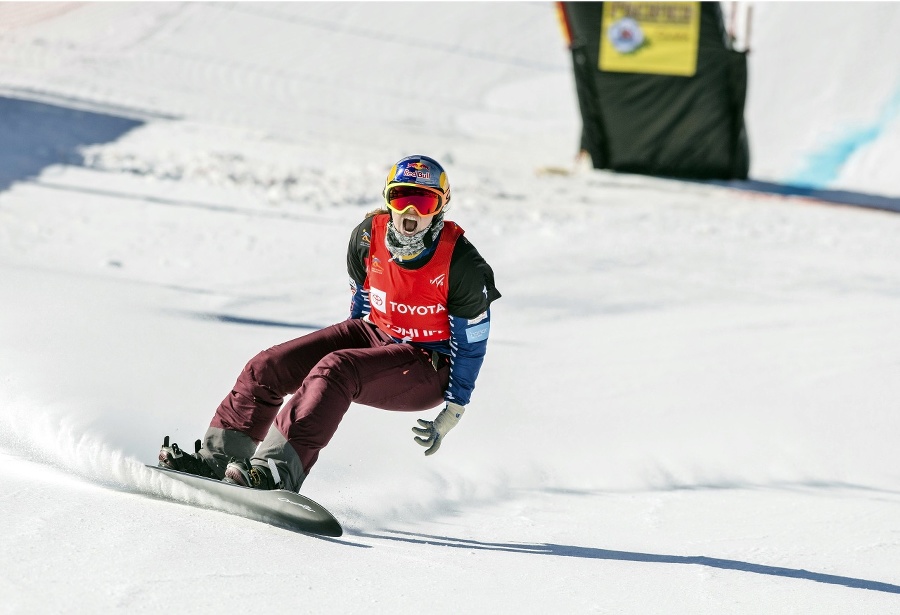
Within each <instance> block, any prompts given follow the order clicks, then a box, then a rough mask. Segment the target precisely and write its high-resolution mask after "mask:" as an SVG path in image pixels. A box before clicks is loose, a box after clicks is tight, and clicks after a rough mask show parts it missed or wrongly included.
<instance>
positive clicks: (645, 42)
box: [600, 2, 700, 77]
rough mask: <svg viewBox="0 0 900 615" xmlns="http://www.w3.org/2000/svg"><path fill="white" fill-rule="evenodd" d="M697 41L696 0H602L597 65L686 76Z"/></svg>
mask: <svg viewBox="0 0 900 615" xmlns="http://www.w3.org/2000/svg"><path fill="white" fill-rule="evenodd" d="M699 41H700V3H699V2H604V3H603V22H602V26H601V31H600V70H603V71H610V72H617V73H651V74H655V75H680V76H683V77H691V76H693V75H694V73H696V72H697V47H698V44H699Z"/></svg>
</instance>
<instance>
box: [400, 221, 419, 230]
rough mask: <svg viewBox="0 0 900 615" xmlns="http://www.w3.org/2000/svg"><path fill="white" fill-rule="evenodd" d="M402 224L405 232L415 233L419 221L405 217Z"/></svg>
mask: <svg viewBox="0 0 900 615" xmlns="http://www.w3.org/2000/svg"><path fill="white" fill-rule="evenodd" d="M402 226H403V232H404V233H415V232H416V227H418V226H419V223H418V222H417V221H416V220H411V219H409V218H404V220H403V222H402Z"/></svg>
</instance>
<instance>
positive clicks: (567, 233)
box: [0, 2, 900, 615]
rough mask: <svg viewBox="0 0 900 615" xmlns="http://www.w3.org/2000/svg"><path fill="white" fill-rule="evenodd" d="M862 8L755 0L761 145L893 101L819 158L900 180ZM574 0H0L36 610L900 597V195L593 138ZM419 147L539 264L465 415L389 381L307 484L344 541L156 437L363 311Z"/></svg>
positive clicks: (2, 588) (4, 380)
mask: <svg viewBox="0 0 900 615" xmlns="http://www.w3.org/2000/svg"><path fill="white" fill-rule="evenodd" d="M850 6H851V5H849V4H847V5H844V4H840V3H836V4H829V5H820V4H815V3H802V5H794V4H761V5H758V6H757V7H756V10H755V13H754V15H755V17H754V19H756V20H758V21H756V22H755V25H754V37H756V36H758V38H757V39H755V44H754V46H753V55H752V56H751V85H750V99H749V100H748V112H747V117H748V129H749V130H750V135H751V146H752V147H753V148H754V149H753V152H754V171H755V172H754V174H755V176H756V177H757V178H759V179H768V180H775V181H778V180H788V179H790V178H791V177H795V176H796V175H797V174H799V173H801V171H802V172H807V171H808V173H807V175H806V177H812V176H813V175H815V174H814V173H812V171H810V169H811V168H812V167H809V165H808V164H807V163H808V162H809V161H810V160H814V159H816V156H817V155H818V154H819V153H821V149H822V148H827V147H831V145H829V142H828V139H827V138H826V137H827V136H828V135H826V134H825V133H822V132H820V131H818V130H817V129H816V126H826V125H827V126H829V130H832V131H833V136H834V138H835V139H838V140H839V139H842V138H844V137H846V136H847V135H848V134H850V133H851V132H852V131H854V130H857V131H859V130H863V129H864V128H865V127H866V126H868V127H870V128H871V127H872V126H875V125H877V126H878V130H877V131H875V132H872V131H871V130H869V131H868V132H866V133H865V138H862V137H860V138H856V139H855V140H854V141H853V143H854V144H855V148H852V152H851V154H850V155H848V156H847V157H845V159H844V163H845V164H843V166H841V167H840V168H839V169H838V170H837V171H836V172H835V173H831V176H830V177H824V175H823V174H822V169H821V167H820V168H819V170H818V171H817V172H819V175H817V176H816V177H818V179H817V180H816V181H827V182H829V183H828V185H829V187H840V188H843V189H856V190H860V191H864V192H873V193H881V194H895V195H896V194H900V187H898V183H897V181H898V176H897V173H896V169H897V168H898V167H900V156H898V153H897V152H898V151H900V148H898V147H896V144H897V143H898V142H900V133H898V130H897V127H898V123H897V117H896V116H897V112H896V111H897V110H896V108H895V107H894V106H892V105H893V104H895V98H894V97H895V96H896V88H897V86H898V83H896V75H897V70H896V58H897V57H900V51H898V50H894V51H891V49H888V48H887V47H889V46H890V45H892V44H893V45H895V46H896V37H888V36H879V35H878V34H877V33H874V34H873V33H872V32H871V30H870V28H873V27H874V28H876V29H878V31H879V32H880V31H881V30H880V29H882V28H883V29H884V32H891V31H895V30H896V28H897V27H900V26H898V25H897V19H898V14H900V12H898V9H897V7H896V5H892V4H890V3H885V4H878V5H863V6H862V8H853V9H851V8H850ZM852 6H854V7H859V5H856V4H854V5H852ZM553 11H554V9H553V5H552V4H551V3H507V2H504V3H449V4H445V3H427V4H426V3H396V4H392V3H391V4H389V3H365V4H355V3H344V2H339V3H328V4H324V3H323V4H318V3H289V4H270V3H236V4H230V3H215V4H207V3H185V4H173V3H152V4H149V3H148V4H129V3H87V4H80V3H25V4H15V3H2V4H0V135H3V139H2V141H0V305H2V306H3V307H2V311H0V476H2V484H3V487H4V489H3V494H2V496H0V514H2V519H3V524H2V530H0V546H2V552H3V553H4V556H5V559H6V562H7V565H6V566H5V568H4V569H5V573H4V574H3V575H0V598H2V599H0V612H8V613H25V612H28V613H32V612H34V613H57V612H85V613H88V612H90V613H94V612H123V613H124V612H127V613H159V612H162V611H167V610H176V611H177V612H208V613H216V612H221V613H228V612H242V611H245V612H250V611H254V612H256V611H259V612H262V611H266V610H269V611H271V610H273V609H278V610H284V609H290V610H296V611H299V612H334V613H370V612H381V613H396V612H408V613H413V612H415V613H422V612H427V613H466V612H468V613H473V612H497V613H588V612H597V613H616V614H620V613H633V614H642V615H643V614H648V613H661V614H662V613H665V614H672V613H690V614H696V613H710V614H719V613H797V612H802V613H817V614H824V613H850V612H853V613H885V614H887V613H896V612H898V610H900V568H898V566H897V562H898V559H900V525H898V519H900V470H898V463H897V453H896V450H897V442H898V439H900V412H898V401H897V400H898V399H900V377H898V375H900V324H898V317H897V316H898V314H900V264H898V263H900V241H898V240H897V237H898V236H900V216H897V215H896V214H891V213H887V212H880V211H871V210H863V209H856V208H851V207H843V206H831V205H824V204H820V203H814V202H810V201H803V200H797V199H787V198H776V197H762V196H753V195H750V194H746V193H740V192H736V191H731V190H727V189H723V188H718V187H713V186H706V185H701V184H691V183H682V182H675V181H667V180H661V179H654V178H647V177H636V176H628V175H617V174H613V173H606V172H599V171H592V170H588V169H586V168H584V166H580V165H578V164H576V163H575V162H574V154H575V147H576V145H577V143H578V134H579V130H580V120H579V117H578V109H577V104H576V101H575V94H574V84H573V80H572V77H571V66H570V59H569V56H568V52H567V50H566V49H565V46H564V44H563V42H562V38H561V36H560V34H559V31H558V26H557V24H556V21H555V19H556V18H555V16H554V12H553ZM867 11H869V12H868V13H867ZM854 15H856V16H858V19H857V21H854V20H853V19H852V18H851V17H853V16H854ZM798 19H802V21H803V23H804V26H809V27H808V28H807V27H804V28H798V27H797V24H796V22H797V20H798ZM791 23H793V29H792V30H791V34H792V38H791V40H781V38H780V37H779V36H778V33H779V32H780V31H782V30H784V29H786V28H787V27H788V25H790V24H791ZM891 24H894V25H893V26H892V25H891ZM838 26H840V28H841V33H842V34H841V38H840V40H841V41H843V43H842V46H841V53H839V54H838V59H839V60H840V62H836V61H835V58H833V57H829V61H828V62H824V63H823V64H822V66H819V67H817V69H816V70H810V71H808V72H804V71H803V70H800V69H798V68H797V63H792V62H788V61H785V60H784V56H783V53H784V50H785V49H786V48H788V47H789V48H790V49H791V50H792V51H796V52H797V54H799V55H800V56H805V55H806V54H810V55H812V54H813V50H814V49H815V48H816V45H824V44H826V43H827V44H828V45H829V46H833V45H836V44H837V43H836V42H835V37H834V36H825V35H824V34H823V33H828V34H834V32H835V30H836V28H837V27H838ZM891 28H893V29H891ZM863 37H865V39H863ZM889 41H892V42H889ZM879 54H881V55H879ZM815 57H821V56H815ZM879 57H880V58H882V60H884V59H885V58H890V59H891V62H893V64H889V63H886V62H881V63H879V62H878V61H876V60H877V59H878V58H879ZM800 59H802V58H800ZM799 61H800V60H799V59H798V62H799ZM754 62H756V64H754ZM826 66H828V67H831V68H832V69H833V70H834V74H833V75H831V76H829V75H823V74H822V73H821V70H822V69H824V68H825V67H826ZM892 79H893V80H895V81H894V82H892V81H891V80H892ZM838 80H843V83H838ZM854 80H856V81H854ZM869 81H871V83H868V82H869ZM856 82H858V83H859V84H860V85H861V86H863V85H865V87H866V89H865V91H866V93H867V95H866V96H860V90H859V89H857V88H855V87H849V86H848V83H849V85H851V86H852V85H853V83H856ZM764 94H765V99H763V98H761V96H763V95H764ZM813 94H814V97H813V96H812V95H813ZM892 101H894V102H892ZM763 110H765V111H763ZM859 134H861V133H859ZM812 135H815V138H813V137H812ZM412 153H425V154H429V155H431V156H434V157H435V158H437V159H438V160H441V161H442V162H443V163H444V164H445V166H446V168H447V171H448V174H449V177H450V181H451V184H452V186H453V195H454V196H453V202H452V207H451V208H450V210H449V212H448V217H450V218H452V219H454V220H456V221H457V222H458V223H459V224H460V225H461V226H462V227H463V228H465V229H466V234H467V237H469V239H470V240H471V241H472V242H473V243H474V244H475V245H476V246H477V248H478V249H479V251H480V252H481V253H482V255H483V256H484V257H485V258H486V259H487V260H488V261H489V262H490V263H491V265H492V266H493V268H494V271H495V275H496V280H497V285H498V288H499V289H500V291H501V292H502V294H503V298H502V299H501V300H499V301H498V302H496V303H495V305H494V308H493V327H492V331H491V339H490V342H489V347H488V355H487V358H486V361H485V364H484V368H483V369H482V373H481V376H480V377H479V380H478V383H477V386H476V390H475V393H474V396H473V400H472V403H471V404H470V406H469V409H468V411H467V413H466V415H465V417H464V418H463V420H462V422H461V423H460V425H459V427H457V428H456V429H455V430H454V431H453V432H452V433H451V434H450V435H449V436H448V437H447V440H446V442H445V443H444V445H443V446H442V447H441V450H440V452H439V453H438V454H437V455H435V456H433V457H429V458H425V457H424V456H423V455H422V449H421V448H420V447H419V446H417V445H416V444H415V443H414V442H413V440H412V437H413V434H412V433H411V431H410V428H411V427H412V426H413V425H414V424H415V419H416V418H432V417H433V416H434V414H436V412H437V409H436V410H435V411H432V412H426V413H421V414H407V413H399V412H397V413H392V412H384V411H378V410H374V409H371V408H367V407H363V406H356V405H354V406H352V407H351V409H350V411H349V412H348V414H347V416H346V418H345V420H344V422H343V424H342V425H341V428H340V429H339V430H338V433H337V435H336V436H335V438H334V440H333V441H332V443H331V444H330V445H329V446H328V447H327V448H326V449H325V450H324V451H323V453H322V456H321V458H320V461H319V463H318V464H317V466H316V467H315V469H314V471H313V473H312V474H311V476H310V478H309V479H308V480H307V482H306V483H305V485H304V488H303V492H304V493H305V494H306V495H308V496H309V497H311V498H313V499H314V500H316V501H318V502H320V503H322V504H324V505H325V506H326V507H328V508H329V509H330V510H331V511H332V512H333V513H334V514H335V515H336V516H337V517H338V518H339V519H340V520H341V521H342V523H343V524H344V527H345V534H344V536H343V537H341V538H340V539H334V540H333V539H321V538H315V537H311V536H308V535H305V534H300V533H293V532H289V531H286V530H284V529H280V528H278V527H273V526H270V525H266V524H262V523H259V522H258V521H255V520H253V519H247V518H244V517H241V516H238V515H233V514H226V513H222V512H217V511H213V510H210V509H209V508H206V507H205V506H207V505H208V504H210V502H209V501H208V500H207V499H206V496H203V495H202V494H197V493H195V492H192V491H191V490H189V489H187V488H186V487H182V486H180V485H178V484H175V483H173V482H172V481H170V480H168V479H166V478H164V477H162V476H160V475H158V474H156V473H154V472H153V471H152V470H149V469H147V468H145V467H144V464H145V463H153V462H154V461H155V458H156V453H157V450H158V447H159V444H160V443H161V441H162V438H163V436H165V435H169V436H171V437H172V438H173V439H174V440H175V441H176V442H179V443H180V444H182V445H183V446H186V447H189V446H190V443H191V442H192V441H193V440H194V439H195V438H197V437H199V436H200V435H202V433H203V432H204V431H205V429H206V426H207V425H208V422H209V420H210V418H211V417H212V413H213V411H214V409H215V407H216V406H217V405H218V403H219V401H220V400H221V399H222V398H223V397H224V396H225V395H226V394H227V393H228V391H229V390H230V387H231V385H232V384H233V382H234V379H235V378H236V377H237V375H238V373H239V372H240V370H241V368H242V367H243V365H244V364H245V363H246V361H247V360H249V359H250V358H251V357H252V356H253V355H254V354H255V353H256V352H258V351H260V350H262V349H265V348H267V347H269V346H271V345H274V344H277V343H279V342H282V341H285V340H288V339H291V338H293V337H297V336H299V335H303V334H305V333H307V332H309V331H311V330H313V329H316V328H319V327H322V326H326V325H328V324H331V323H333V322H336V321H338V320H342V319H343V318H345V317H346V315H347V309H348V305H349V293H348V289H347V281H346V280H347V275H346V271H345V251H346V246H347V240H348V238H349V234H350V231H351V229H352V228H353V226H355V225H356V224H357V223H358V222H359V221H360V220H361V219H362V217H363V216H364V214H365V212H367V211H369V210H371V209H373V208H375V207H377V206H378V205H379V203H380V198H381V197H380V193H381V186H382V182H383V179H384V175H385V174H386V172H387V169H388V168H389V167H390V165H391V164H392V163H393V162H394V161H396V160H397V159H399V158H400V157H402V156H404V155H408V154H412ZM803 169H806V170H807V171H803ZM563 171H565V173H563ZM825 175H827V173H825ZM823 177H824V179H823ZM172 500H174V502H173V501H172ZM178 502H182V503H190V504H195V505H196V506H187V505H181V504H179V503H178Z"/></svg>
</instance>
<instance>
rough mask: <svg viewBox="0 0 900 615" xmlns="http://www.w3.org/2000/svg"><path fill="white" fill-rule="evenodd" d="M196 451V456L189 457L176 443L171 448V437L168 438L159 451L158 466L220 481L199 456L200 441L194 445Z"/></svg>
mask: <svg viewBox="0 0 900 615" xmlns="http://www.w3.org/2000/svg"><path fill="white" fill-rule="evenodd" d="M194 450H195V452H194V454H193V455H189V454H187V453H185V452H184V451H183V450H181V448H180V447H179V446H178V445H177V444H175V443H174V442H173V443H172V445H171V446H169V436H166V437H165V439H164V440H163V445H162V447H161V448H160V449H159V463H158V464H157V465H158V466H159V467H160V468H168V469H170V470H178V471H179V472H184V473H186V474H196V475H197V476H203V477H204V478H212V479H215V480H218V479H219V477H218V476H216V474H215V472H213V469H212V468H211V467H210V466H209V464H208V463H206V462H205V461H203V459H202V458H201V457H200V455H199V453H200V440H197V441H196V442H195V443H194Z"/></svg>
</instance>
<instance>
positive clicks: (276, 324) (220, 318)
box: [186, 312, 326, 330]
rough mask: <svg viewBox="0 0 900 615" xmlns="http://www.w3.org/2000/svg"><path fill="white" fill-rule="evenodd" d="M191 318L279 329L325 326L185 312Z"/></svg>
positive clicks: (318, 327)
mask: <svg viewBox="0 0 900 615" xmlns="http://www.w3.org/2000/svg"><path fill="white" fill-rule="evenodd" d="M186 314H187V315H188V316H190V317H192V318H197V319H199V320H215V321H218V322H224V323H228V324H230V325H252V326H255V327H281V328H285V329H312V330H319V329H324V328H325V327H326V325H316V324H311V323H306V322H285V321H283V320H266V319H262V318H244V317H242V316H230V315H228V314H215V313H212V312H203V313H196V312H186Z"/></svg>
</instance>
